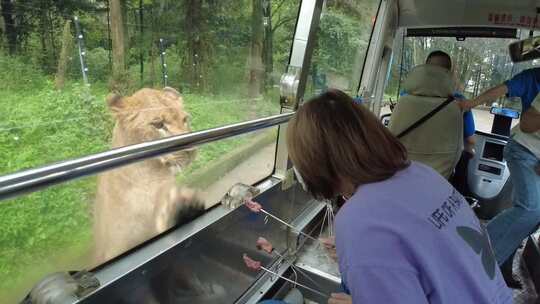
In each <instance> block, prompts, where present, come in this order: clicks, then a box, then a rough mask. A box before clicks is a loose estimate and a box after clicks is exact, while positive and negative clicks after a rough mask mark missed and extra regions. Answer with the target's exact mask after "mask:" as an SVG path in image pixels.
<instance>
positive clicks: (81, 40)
mask: <svg viewBox="0 0 540 304" xmlns="http://www.w3.org/2000/svg"><path fill="white" fill-rule="evenodd" d="M73 20H74V23H75V32H76V33H77V45H78V47H79V60H80V62H81V72H82V76H83V81H84V84H86V85H88V84H89V83H88V75H87V73H88V67H87V66H86V63H85V58H86V51H85V50H84V36H83V34H82V31H81V25H80V24H79V17H77V16H75V17H73Z"/></svg>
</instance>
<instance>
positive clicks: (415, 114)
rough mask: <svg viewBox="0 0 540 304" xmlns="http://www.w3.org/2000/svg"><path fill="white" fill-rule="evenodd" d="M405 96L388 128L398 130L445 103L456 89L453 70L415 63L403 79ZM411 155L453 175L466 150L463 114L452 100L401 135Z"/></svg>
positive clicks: (447, 175)
mask: <svg viewBox="0 0 540 304" xmlns="http://www.w3.org/2000/svg"><path fill="white" fill-rule="evenodd" d="M403 90H404V91H405V92H406V93H407V94H406V95H404V96H402V97H401V98H400V100H399V102H398V103H397V105H396V107H395V109H394V111H393V112H392V119H391V120H390V124H389V129H390V131H391V132H392V133H393V134H399V133H400V132H401V131H403V130H405V129H406V128H407V127H409V126H410V125H412V124H413V123H414V122H416V121H417V120H418V119H420V118H421V117H422V116H424V115H425V114H427V113H429V112H430V111H432V110H433V109H434V108H436V107H437V106H438V105H440V104H441V103H443V102H444V101H445V100H446V99H447V98H448V97H449V96H450V95H452V94H453V92H454V82H453V81H452V77H451V74H450V72H448V71H447V70H446V69H444V68H442V67H438V66H434V65H420V66H417V67H415V68H414V69H413V70H412V71H411V72H410V73H409V75H408V76H407V79H406V80H405V81H404V82H403ZM400 141H401V142H402V143H403V145H405V147H406V148H407V151H408V152H409V158H410V159H411V160H414V161H418V162H421V163H423V164H425V165H428V166H430V167H432V168H433V169H435V170H436V171H437V172H439V173H440V174H441V175H442V176H444V177H445V178H447V179H448V178H450V176H451V175H452V172H453V171H454V168H455V166H456V164H457V163H458V161H459V158H460V156H461V152H462V150H463V114H462V112H461V109H460V108H459V106H458V105H457V103H451V104H449V105H448V106H446V107H445V108H444V109H442V110H441V111H440V112H438V113H437V114H435V115H434V116H433V117H431V118H430V119H429V120H427V121H426V122H425V123H424V124H422V125H420V126H419V127H418V128H416V129H415V130H413V131H412V132H410V133H409V134H407V135H405V136H403V137H402V138H400Z"/></svg>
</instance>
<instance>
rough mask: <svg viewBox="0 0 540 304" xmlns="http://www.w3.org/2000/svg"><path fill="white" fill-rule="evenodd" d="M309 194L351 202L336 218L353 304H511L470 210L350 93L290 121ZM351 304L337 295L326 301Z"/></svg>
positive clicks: (318, 101) (307, 107) (314, 104)
mask: <svg viewBox="0 0 540 304" xmlns="http://www.w3.org/2000/svg"><path fill="white" fill-rule="evenodd" d="M287 146H288V148H289V155H290V158H291V160H292V162H293V164H294V166H295V168H296V170H297V171H298V173H299V175H300V176H301V179H302V180H303V181H304V184H305V187H306V189H307V190H308V191H309V192H310V193H311V194H313V195H314V196H315V197H317V198H320V199H333V198H335V197H337V196H343V197H345V198H346V199H347V201H346V202H345V204H344V205H343V206H342V207H341V209H340V210H339V212H338V214H337V216H336V223H335V228H336V247H337V254H338V262H339V268H340V271H341V274H342V281H343V282H344V284H345V286H346V287H347V289H348V290H349V291H350V294H351V296H352V302H353V303H358V304H361V303H411V304H412V303H414V304H418V303H431V304H439V303H475V304H484V303H485V304H488V303H489V304H506V303H511V302H512V295H511V292H510V290H509V289H508V288H507V287H506V285H505V283H504V280H503V278H502V276H501V274H500V271H499V268H498V267H497V266H496V262H495V259H494V257H493V253H492V250H491V246H490V244H489V239H488V237H487V233H486V232H485V230H484V229H483V228H482V225H481V224H480V222H479V221H478V219H477V218H476V216H475V215H474V213H473V211H472V210H471V208H470V207H469V205H468V203H467V202H466V201H465V200H464V199H463V197H462V196H461V195H460V194H459V193H458V192H457V191H456V190H455V189H454V188H452V186H451V185H450V184H448V182H447V181H446V180H445V179H444V178H443V177H442V176H440V175H439V174H437V173H436V172H435V171H434V170H433V169H431V168H429V167H427V166H424V165H422V164H420V163H416V162H412V163H411V162H410V161H409V160H408V159H407V152H406V150H405V148H404V146H403V145H402V144H401V143H400V142H399V141H398V140H397V139H396V138H395V137H394V136H393V135H392V134H391V133H390V132H389V131H388V130H387V129H386V128H385V127H383V125H382V124H381V123H380V122H379V121H378V120H377V118H376V117H375V116H374V115H373V114H372V113H371V112H369V111H368V110H367V109H365V108H364V107H362V106H360V105H358V104H356V103H354V101H353V100H352V99H351V98H350V97H349V96H347V95H346V94H345V93H343V92H341V91H337V90H333V91H329V92H327V93H325V94H322V95H320V96H319V97H316V98H314V99H312V100H311V101H309V102H307V103H306V104H304V105H303V106H302V107H300V108H299V110H298V112H297V113H296V115H295V116H294V118H292V119H291V121H290V122H289V127H288V131H287ZM349 300H350V299H349V298H348V297H347V296H346V295H343V294H334V295H333V296H332V298H331V299H330V300H329V303H346V302H347V301H349Z"/></svg>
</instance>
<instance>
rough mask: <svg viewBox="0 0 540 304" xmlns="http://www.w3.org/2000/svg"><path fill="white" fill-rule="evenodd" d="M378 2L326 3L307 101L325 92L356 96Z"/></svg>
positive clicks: (312, 64)
mask: <svg viewBox="0 0 540 304" xmlns="http://www.w3.org/2000/svg"><path fill="white" fill-rule="evenodd" d="M379 2H380V1H378V0H361V1H349V2H339V1H332V2H330V1H328V2H326V7H325V9H324V10H323V13H322V15H321V20H320V24H319V29H318V31H317V38H316V39H317V42H316V46H315V49H314V52H313V59H312V61H311V66H310V72H309V78H308V83H307V89H306V92H305V96H306V98H309V97H311V96H313V95H316V94H319V93H321V92H322V91H324V90H326V89H328V88H336V89H340V90H343V91H345V92H348V93H349V94H351V95H353V94H355V93H356V92H355V90H356V89H357V87H358V83H359V81H360V74H361V68H362V64H363V62H364V58H365V56H366V53H367V48H368V44H369V38H370V34H371V30H372V27H373V24H374V20H375V16H376V14H377V8H378V6H379Z"/></svg>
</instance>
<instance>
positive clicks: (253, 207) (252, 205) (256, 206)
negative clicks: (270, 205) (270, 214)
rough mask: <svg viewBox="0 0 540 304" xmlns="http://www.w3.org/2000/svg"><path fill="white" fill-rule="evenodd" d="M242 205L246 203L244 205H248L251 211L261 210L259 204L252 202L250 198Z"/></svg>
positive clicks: (257, 211)
mask: <svg viewBox="0 0 540 304" xmlns="http://www.w3.org/2000/svg"><path fill="white" fill-rule="evenodd" d="M244 205H246V207H248V209H249V210H251V211H252V212H256V213H259V212H261V209H262V206H261V204H259V203H257V202H254V201H252V200H248V201H246V202H245V203H244Z"/></svg>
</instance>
